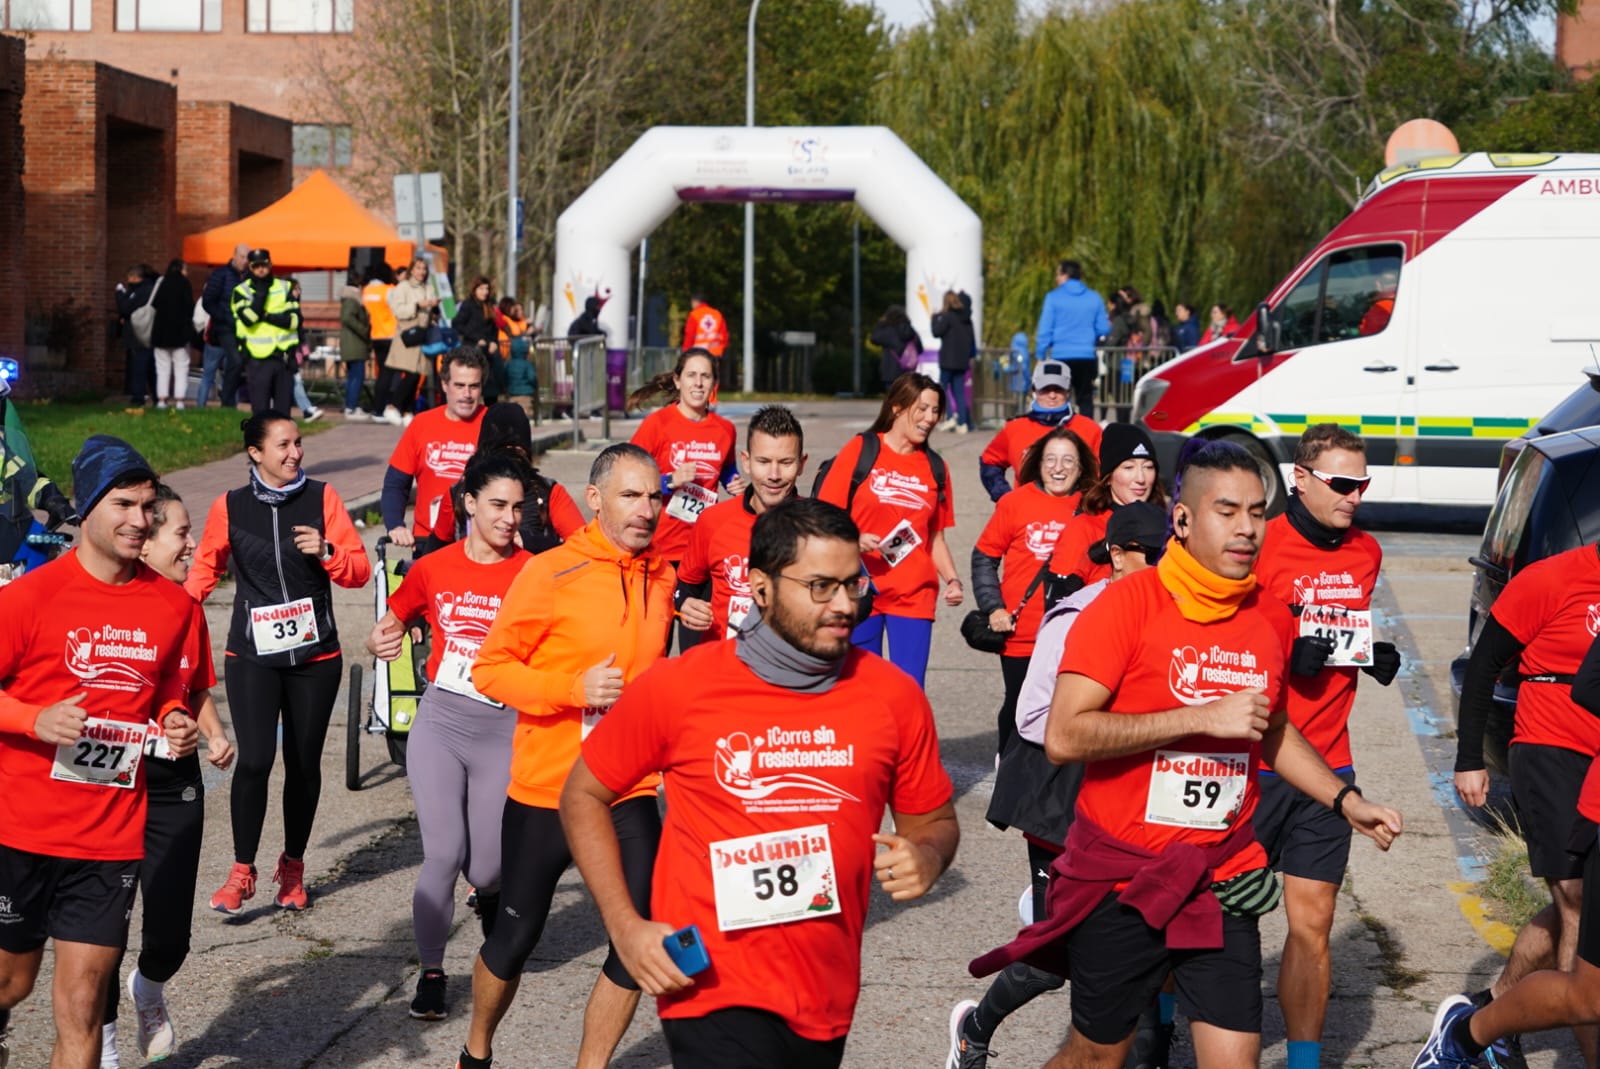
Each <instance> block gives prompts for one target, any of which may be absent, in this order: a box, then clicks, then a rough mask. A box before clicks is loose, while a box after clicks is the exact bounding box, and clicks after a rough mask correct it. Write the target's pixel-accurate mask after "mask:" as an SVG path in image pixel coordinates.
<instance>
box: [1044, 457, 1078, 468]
mask: <svg viewBox="0 0 1600 1069" xmlns="http://www.w3.org/2000/svg"><path fill="white" fill-rule="evenodd" d="M1039 466H1040V467H1041V468H1076V467H1078V466H1079V465H1078V462H1077V461H1076V460H1073V459H1072V458H1071V457H1060V458H1056V457H1041V458H1040V459H1039Z"/></svg>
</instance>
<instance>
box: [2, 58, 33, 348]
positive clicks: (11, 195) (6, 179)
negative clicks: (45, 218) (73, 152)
mask: <svg viewBox="0 0 1600 1069" xmlns="http://www.w3.org/2000/svg"><path fill="white" fill-rule="evenodd" d="M25 56H26V52H25V48H24V45H23V42H22V38H20V37H0V292H3V293H10V294H13V295H15V294H21V293H25V292H26V289H25V288H24V280H25V276H24V272H23V264H24V259H23V252H22V242H23V237H22V235H23V232H24V229H25V228H24V226H23V220H24V219H25V218H26V215H25V213H24V208H23V196H22V155H23V134H22V95H23V90H24V87H25V86H26V84H27V63H26V61H25ZM26 312H27V308H26V301H25V299H24V300H18V299H15V298H14V299H12V300H9V301H0V356H9V357H17V358H20V357H21V356H22V355H23V352H22V347H23V321H24V318H25V316H26Z"/></svg>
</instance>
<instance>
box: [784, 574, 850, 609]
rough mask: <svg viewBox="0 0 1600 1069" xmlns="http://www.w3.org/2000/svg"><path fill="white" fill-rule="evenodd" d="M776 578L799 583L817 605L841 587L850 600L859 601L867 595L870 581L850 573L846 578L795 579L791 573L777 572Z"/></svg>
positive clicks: (827, 600)
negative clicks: (808, 591)
mask: <svg viewBox="0 0 1600 1069" xmlns="http://www.w3.org/2000/svg"><path fill="white" fill-rule="evenodd" d="M778 578H779V579H787V580H789V582H791V583H799V584H800V585H801V586H803V587H805V588H806V589H807V590H810V591H811V600H812V601H814V602H816V603H817V604H818V605H826V604H827V603H828V602H830V601H832V600H833V596H834V594H836V593H838V592H839V590H840V588H841V587H842V588H843V589H844V596H845V597H847V598H849V599H850V600H851V601H860V600H861V599H862V598H864V597H866V596H867V587H868V586H869V585H871V582H872V580H870V579H868V578H867V577H866V576H864V575H852V576H851V577H850V578H848V579H796V578H795V577H794V576H792V575H784V574H783V573H782V572H779V573H778Z"/></svg>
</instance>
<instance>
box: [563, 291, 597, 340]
mask: <svg viewBox="0 0 1600 1069" xmlns="http://www.w3.org/2000/svg"><path fill="white" fill-rule="evenodd" d="M605 306H606V299H605V298H604V297H586V298H584V301H583V314H582V315H580V316H578V318H577V319H574V320H573V321H572V322H571V323H569V324H568V325H567V337H569V338H592V337H594V336H595V335H596V334H598V335H599V336H600V337H602V338H603V337H605V335H606V328H604V327H602V326H601V325H600V309H602V308H604V307H605Z"/></svg>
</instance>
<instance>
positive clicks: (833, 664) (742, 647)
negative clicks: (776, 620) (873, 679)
mask: <svg viewBox="0 0 1600 1069" xmlns="http://www.w3.org/2000/svg"><path fill="white" fill-rule="evenodd" d="M734 653H735V654H736V655H737V656H738V658H739V660H741V661H743V662H744V663H745V665H746V666H747V667H748V668H749V669H750V671H752V672H754V673H755V674H756V675H757V676H758V677H759V678H760V679H761V680H762V681H763V682H766V683H771V684H772V685H773V686H775V687H782V688H783V689H784V690H793V691H798V692H799V693H801V694H825V693H827V692H828V691H829V690H831V689H832V688H833V685H834V684H835V683H837V682H838V681H839V675H840V673H842V672H843V671H844V658H843V657H841V658H839V659H838V660H836V661H829V660H825V659H824V658H821V657H818V656H816V655H814V654H810V653H806V652H805V651H804V650H800V649H796V648H795V647H794V646H793V645H791V644H790V643H789V642H788V641H787V640H785V639H784V638H783V637H782V636H780V635H779V634H778V633H777V632H776V631H774V630H772V628H770V627H768V626H767V624H766V621H764V620H762V619H761V612H760V610H759V609H752V610H751V612H750V615H749V617H748V618H746V620H745V622H744V626H742V627H741V628H740V629H739V635H738V638H737V639H736V640H735V645H734Z"/></svg>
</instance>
